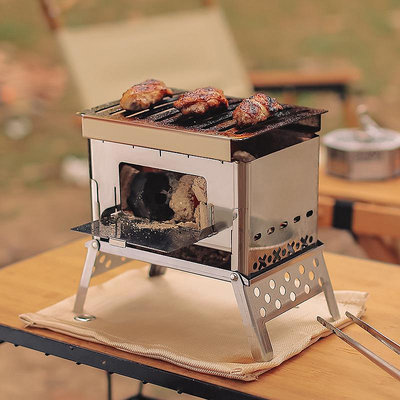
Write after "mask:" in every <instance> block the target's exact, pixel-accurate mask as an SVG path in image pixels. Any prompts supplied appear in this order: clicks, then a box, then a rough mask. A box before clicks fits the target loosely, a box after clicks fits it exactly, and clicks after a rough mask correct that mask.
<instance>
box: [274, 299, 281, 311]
mask: <svg viewBox="0 0 400 400" xmlns="http://www.w3.org/2000/svg"><path fill="white" fill-rule="evenodd" d="M275 307H276V308H277V310H279V309H280V308H281V307H282V304H281V302H280V301H279V300H275Z"/></svg>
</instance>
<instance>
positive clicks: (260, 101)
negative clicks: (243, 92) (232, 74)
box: [233, 93, 283, 126]
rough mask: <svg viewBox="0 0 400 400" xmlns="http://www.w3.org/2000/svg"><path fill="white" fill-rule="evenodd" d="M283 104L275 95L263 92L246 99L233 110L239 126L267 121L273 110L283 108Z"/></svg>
mask: <svg viewBox="0 0 400 400" xmlns="http://www.w3.org/2000/svg"><path fill="white" fill-rule="evenodd" d="M282 108H283V107H282V106H281V105H280V104H279V103H278V102H277V101H276V99H274V98H273V97H269V96H266V95H265V94H263V93H256V94H255V95H254V96H251V97H249V98H248V99H244V100H243V101H242V102H241V103H240V104H239V105H238V106H237V107H236V108H235V110H234V111H233V119H234V120H235V121H236V124H237V125H238V126H246V125H254V124H256V123H257V122H261V121H265V120H266V119H267V118H268V117H269V116H270V115H271V113H272V112H274V111H278V110H282Z"/></svg>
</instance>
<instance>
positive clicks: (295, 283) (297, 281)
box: [294, 278, 301, 288]
mask: <svg viewBox="0 0 400 400" xmlns="http://www.w3.org/2000/svg"><path fill="white" fill-rule="evenodd" d="M300 283H301V282H300V279H298V278H296V279H295V280H294V286H296V287H297V288H298V287H300Z"/></svg>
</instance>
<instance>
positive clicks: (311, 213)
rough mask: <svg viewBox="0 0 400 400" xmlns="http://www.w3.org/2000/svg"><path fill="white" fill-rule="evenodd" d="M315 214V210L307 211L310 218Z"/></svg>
mask: <svg viewBox="0 0 400 400" xmlns="http://www.w3.org/2000/svg"><path fill="white" fill-rule="evenodd" d="M313 214H314V211H313V210H310V211H307V214H306V217H307V218H310V217H311V216H312V215H313Z"/></svg>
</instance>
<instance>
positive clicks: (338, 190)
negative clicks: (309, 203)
mask: <svg viewBox="0 0 400 400" xmlns="http://www.w3.org/2000/svg"><path fill="white" fill-rule="evenodd" d="M319 194H320V195H322V196H329V197H332V198H335V199H344V200H352V201H359V202H363V203H369V204H376V205H381V206H387V207H400V177H398V178H393V179H387V180H384V181H370V182H363V181H349V180H346V179H341V178H336V177H334V176H331V175H328V174H326V172H325V171H324V169H323V168H321V169H320V174H319Z"/></svg>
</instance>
